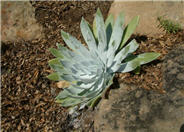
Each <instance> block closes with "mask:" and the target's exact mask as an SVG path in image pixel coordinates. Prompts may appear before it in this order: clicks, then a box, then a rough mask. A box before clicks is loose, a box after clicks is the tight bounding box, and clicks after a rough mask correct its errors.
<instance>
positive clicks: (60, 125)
mask: <svg viewBox="0 0 184 132" xmlns="http://www.w3.org/2000/svg"><path fill="white" fill-rule="evenodd" d="M31 3H32V6H33V7H34V8H35V17H36V19H37V21H38V23H40V24H41V25H42V26H43V28H44V34H45V38H43V39H37V40H32V41H21V42H14V43H8V42H7V43H5V44H3V45H4V46H2V50H3V51H2V52H1V53H2V57H1V69H2V71H1V75H2V76H1V80H2V86H1V87H2V89H1V93H2V97H1V101H2V106H1V112H2V115H1V120H2V121H1V125H2V132H3V131H4V132H5V131H6V132H12V131H13V132H15V131H19V132H20V131H21V132H22V131H28V132H29V131H30V132H32V131H33V132H35V131H36V132H37V131H38V132H39V131H46V132H47V131H48V132H52V131H54V132H61V131H62V132H65V131H67V132H68V131H72V130H74V126H73V125H72V124H71V117H70V116H69V115H68V111H67V109H66V108H63V107H61V106H59V104H57V103H55V102H54V98H55V97H56V96H57V94H58V93H59V92H60V91H61V90H62V89H60V88H57V85H56V82H53V81H50V80H48V79H47V78H46V76H47V75H48V74H49V73H51V72H52V71H51V70H50V68H49V66H48V60H50V59H52V58H54V57H53V56H52V55H51V54H50V52H49V51H48V49H49V48H51V47H56V46H55V44H56V43H57V42H60V43H62V44H64V42H63V40H62V39H61V36H60V30H61V29H62V30H64V31H66V32H69V33H70V34H72V35H73V36H75V37H76V38H77V39H79V40H81V41H82V43H84V40H83V38H82V35H81V33H80V26H79V24H80V21H81V17H82V16H83V17H84V18H85V19H86V20H87V21H88V22H89V23H90V24H92V21H93V18H94V16H93V14H94V13H95V12H96V10H97V8H98V7H100V9H101V11H102V13H103V15H104V17H106V16H107V13H108V10H109V8H110V5H111V3H112V2H98V1H96V2H82V1H80V2H73V1H70V2H63V1H58V2H51V1H50V2H31ZM132 38H135V39H136V40H137V41H138V43H139V44H140V48H139V49H138V50H137V52H136V53H142V52H148V51H154V52H159V53H161V57H159V58H158V60H156V61H154V62H152V63H150V64H148V65H145V66H142V67H141V72H140V74H138V75H137V74H134V73H133V72H131V73H126V74H117V76H116V78H117V80H118V81H119V83H120V82H125V83H133V84H135V85H138V86H139V87H141V88H145V89H148V90H156V91H159V92H162V93H164V89H162V63H163V60H164V57H165V55H166V54H167V53H168V51H170V50H171V49H173V48H175V47H177V46H178V45H180V44H181V43H184V31H180V32H178V33H177V34H165V35H162V36H155V37H153V38H148V37H147V36H140V35H133V36H132ZM117 83H118V82H117ZM80 118H83V120H82V125H81V126H80V130H81V131H93V113H92V112H91V111H90V110H87V111H85V112H84V113H82V115H81V116H80ZM78 129H79V128H78Z"/></svg>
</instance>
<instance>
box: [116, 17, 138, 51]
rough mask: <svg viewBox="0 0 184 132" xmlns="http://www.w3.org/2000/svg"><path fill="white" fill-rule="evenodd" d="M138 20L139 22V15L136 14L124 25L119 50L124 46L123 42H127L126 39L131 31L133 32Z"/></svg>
mask: <svg viewBox="0 0 184 132" xmlns="http://www.w3.org/2000/svg"><path fill="white" fill-rule="evenodd" d="M138 22H139V16H136V17H134V18H133V19H132V20H131V22H130V23H129V24H128V25H127V26H126V28H125V31H124V34H123V38H122V42H121V44H120V47H119V50H120V49H121V48H122V47H123V46H124V44H125V43H126V42H127V40H128V39H129V38H130V37H131V35H132V33H133V32H134V30H135V29H136V27H137V25H138Z"/></svg>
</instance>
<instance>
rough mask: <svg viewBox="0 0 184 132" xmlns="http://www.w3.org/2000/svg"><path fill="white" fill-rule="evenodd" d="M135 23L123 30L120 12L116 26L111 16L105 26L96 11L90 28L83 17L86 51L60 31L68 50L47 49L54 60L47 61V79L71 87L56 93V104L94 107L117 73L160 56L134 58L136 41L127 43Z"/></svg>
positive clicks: (141, 55)
mask: <svg viewBox="0 0 184 132" xmlns="http://www.w3.org/2000/svg"><path fill="white" fill-rule="evenodd" d="M138 20H139V17H138V16H137V17H135V18H133V19H132V21H131V22H130V23H129V24H128V25H127V26H126V27H125V28H124V27H123V24H124V15H123V13H120V15H119V16H118V17H117V19H116V22H115V23H114V21H113V16H112V15H109V16H108V18H107V19H106V21H105V23H104V20H103V16H102V13H101V11H100V10H99V9H98V10H97V12H96V15H95V19H94V22H93V27H91V26H90V25H89V23H88V22H87V21H86V20H85V19H84V18H82V20H81V23H80V28H81V32H82V35H83V37H84V40H85V42H86V44H87V46H88V48H86V47H85V46H83V45H82V44H81V42H79V41H78V40H77V39H76V38H74V37H73V36H71V35H70V34H68V33H66V32H64V31H61V36H62V38H63V40H64V42H65V43H66V44H67V46H68V47H69V48H70V49H71V50H69V49H68V48H66V47H64V46H62V45H61V44H57V47H58V49H54V48H51V49H50V51H51V53H52V54H53V55H54V56H55V57H56V58H55V59H53V60H50V61H49V65H50V67H51V68H52V69H53V70H54V71H55V72H54V73H52V74H50V75H49V76H48V78H49V79H51V80H55V81H60V80H66V81H68V82H70V86H69V87H67V88H64V90H62V91H61V92H60V93H59V95H58V96H57V97H56V102H58V103H60V104H61V105H62V106H64V107H71V106H76V105H79V106H80V107H83V106H86V105H88V106H93V105H94V104H95V102H96V100H97V99H99V97H101V95H102V92H103V91H105V90H106V89H107V88H108V87H109V86H110V85H111V84H112V83H113V77H114V74H115V73H116V72H121V73H125V72H130V71H133V70H135V69H136V68H137V67H139V66H140V65H142V64H146V63H148V62H150V61H152V60H154V59H156V58H157V57H158V56H159V53H153V52H151V53H143V54H140V55H133V54H132V53H133V52H134V51H135V50H136V49H137V48H138V46H139V45H138V44H137V43H136V41H135V40H132V41H130V42H129V43H128V44H126V42H127V40H128V39H129V38H130V36H131V34H132V33H133V31H134V29H135V28H136V26H137V24H138Z"/></svg>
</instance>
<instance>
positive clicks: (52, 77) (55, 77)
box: [47, 72, 61, 81]
mask: <svg viewBox="0 0 184 132" xmlns="http://www.w3.org/2000/svg"><path fill="white" fill-rule="evenodd" d="M47 78H48V79H50V80H53V81H60V80H61V78H60V75H59V74H58V73H57V72H54V73H51V74H50V75H48V76H47Z"/></svg>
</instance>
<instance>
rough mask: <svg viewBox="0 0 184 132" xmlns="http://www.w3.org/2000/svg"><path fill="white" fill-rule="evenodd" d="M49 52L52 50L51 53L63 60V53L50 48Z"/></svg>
mask: <svg viewBox="0 0 184 132" xmlns="http://www.w3.org/2000/svg"><path fill="white" fill-rule="evenodd" d="M49 50H50V52H51V53H52V54H53V55H54V56H55V57H59V58H63V55H62V53H61V52H60V51H59V50H57V49H54V48H50V49H49Z"/></svg>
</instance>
